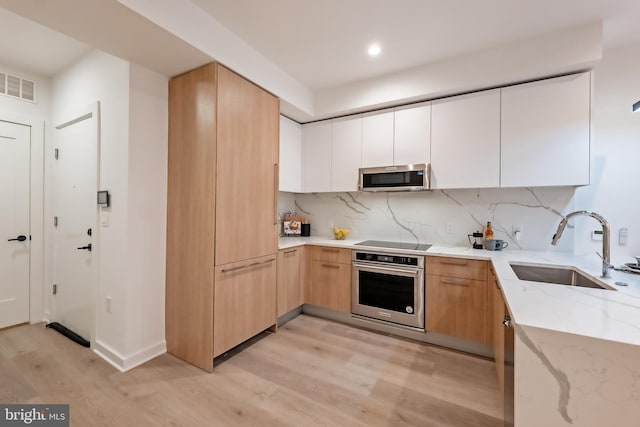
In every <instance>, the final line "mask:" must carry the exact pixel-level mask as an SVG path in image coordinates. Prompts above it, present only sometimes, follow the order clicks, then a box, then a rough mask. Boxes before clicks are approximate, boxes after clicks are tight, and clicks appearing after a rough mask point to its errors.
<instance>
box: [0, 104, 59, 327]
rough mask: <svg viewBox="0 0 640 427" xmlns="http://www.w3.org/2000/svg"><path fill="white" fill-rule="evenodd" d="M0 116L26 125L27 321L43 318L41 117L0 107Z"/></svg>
mask: <svg viewBox="0 0 640 427" xmlns="http://www.w3.org/2000/svg"><path fill="white" fill-rule="evenodd" d="M0 120H2V121H4V122H9V123H15V124H17V125H22V126H29V127H30V128H31V134H30V148H29V163H30V164H29V169H30V173H29V175H30V176H29V188H30V195H29V233H30V235H31V242H30V244H29V323H38V322H42V321H43V320H44V251H45V249H44V248H45V231H44V211H45V205H44V152H45V144H46V141H47V137H46V133H45V129H46V125H47V121H46V119H45V118H44V117H38V116H37V115H34V116H31V117H29V116H24V115H19V114H14V113H11V112H8V111H0Z"/></svg>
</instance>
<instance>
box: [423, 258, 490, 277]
mask: <svg viewBox="0 0 640 427" xmlns="http://www.w3.org/2000/svg"><path fill="white" fill-rule="evenodd" d="M487 270H488V268H487V261H482V260H476V259H466V258H450V257H435V256H433V257H432V256H428V257H427V262H426V268H425V273H426V274H433V275H436V276H448V277H459V278H466V279H474V280H487Z"/></svg>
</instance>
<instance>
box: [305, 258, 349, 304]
mask: <svg viewBox="0 0 640 427" xmlns="http://www.w3.org/2000/svg"><path fill="white" fill-rule="evenodd" d="M305 302H306V303H308V304H313V305H317V306H319V307H323V308H329V309H331V310H336V311H341V312H343V313H350V312H351V250H350V249H339V248H327V247H319V246H311V247H309V248H308V251H307V289H306V296H305Z"/></svg>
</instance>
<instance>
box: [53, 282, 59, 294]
mask: <svg viewBox="0 0 640 427" xmlns="http://www.w3.org/2000/svg"><path fill="white" fill-rule="evenodd" d="M57 293H58V285H56V284H55V283H54V285H53V294H54V295H55V294H57Z"/></svg>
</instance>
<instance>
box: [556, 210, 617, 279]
mask: <svg viewBox="0 0 640 427" xmlns="http://www.w3.org/2000/svg"><path fill="white" fill-rule="evenodd" d="M579 215H586V216H590V217H591V218H594V219H595V220H597V221H598V222H599V223H600V225H602V256H601V258H602V276H601V277H609V269H610V268H611V237H610V235H611V232H610V228H609V223H608V222H607V220H606V219H604V217H603V216H602V215H600V214H597V213H595V212H589V211H575V212H571V213H570V214H568V215H567V216H565V217H564V218H562V221H560V224H558V229H557V230H556V234H554V235H553V238H552V239H551V244H552V245H554V246H555V245H557V244H558V240H560V237H562V233H563V232H564V229H565V227H566V226H567V224H568V222H569V220H570V219H571V218H573V217H574V216H579ZM598 255H600V254H598Z"/></svg>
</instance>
